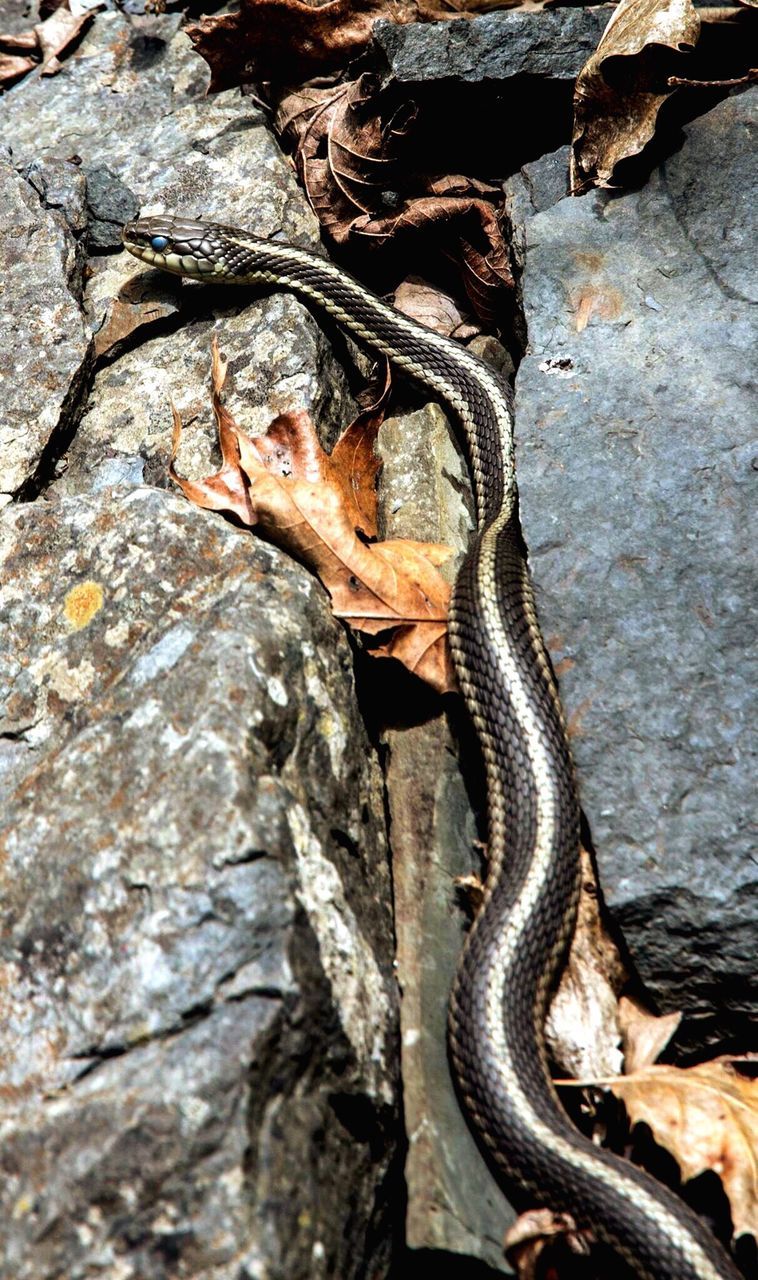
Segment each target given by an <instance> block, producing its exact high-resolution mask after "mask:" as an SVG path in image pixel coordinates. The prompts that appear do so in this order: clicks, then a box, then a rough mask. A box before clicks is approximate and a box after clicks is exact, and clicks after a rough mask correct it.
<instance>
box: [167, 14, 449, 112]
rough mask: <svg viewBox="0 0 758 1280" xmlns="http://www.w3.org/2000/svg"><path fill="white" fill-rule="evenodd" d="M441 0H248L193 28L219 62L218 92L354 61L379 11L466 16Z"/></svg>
mask: <svg viewBox="0 0 758 1280" xmlns="http://www.w3.org/2000/svg"><path fill="white" fill-rule="evenodd" d="M462 16H464V15H462V14H461V13H459V12H458V10H457V9H453V8H452V6H450V5H449V4H445V3H444V2H443V3H439V4H438V3H435V0H328V2H327V3H326V4H321V5H318V4H308V3H305V0H242V4H241V7H240V10H239V12H238V13H225V14H221V15H220V16H219V17H209V18H201V19H200V20H199V21H198V22H196V23H194V24H192V25H191V26H189V27H187V34H188V35H189V37H190V39H191V41H192V43H193V44H194V46H195V48H196V49H197V51H198V53H199V54H200V55H201V56H202V57H203V58H205V60H206V62H207V63H208V66H209V67H210V69H211V84H210V88H211V91H212V92H215V91H216V90H218V89H228V88H230V87H231V86H232V85H237V84H242V83H244V82H245V81H249V80H263V81H271V80H276V81H278V82H279V83H284V84H296V83H297V82H298V81H302V80H307V79H310V78H311V77H313V76H317V75H322V74H323V73H324V72H325V71H334V70H336V69H338V68H340V67H345V66H347V64H348V62H350V61H351V60H352V59H353V58H355V57H357V55H358V54H359V53H360V52H361V51H362V50H363V49H365V47H366V45H367V44H368V43H369V41H370V39H371V28H372V26H373V24H374V22H376V20H377V19H378V18H388V19H389V20H390V21H392V22H398V23H400V22H415V21H417V20H419V19H427V20H436V19H439V18H460V17H462Z"/></svg>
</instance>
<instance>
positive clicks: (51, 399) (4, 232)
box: [0, 161, 91, 503]
mask: <svg viewBox="0 0 758 1280" xmlns="http://www.w3.org/2000/svg"><path fill="white" fill-rule="evenodd" d="M80 267H81V264H80V263H79V262H78V258H77V246H76V242H75V240H74V238H73V236H72V235H71V233H70V231H69V230H68V228H67V226H66V224H65V222H64V220H63V218H62V217H61V216H60V215H59V214H57V213H55V212H53V211H51V210H47V209H45V208H44V207H43V205H42V204H41V203H40V198H39V195H38V194H37V191H36V190H35V189H34V188H33V187H31V186H30V185H29V184H28V183H27V182H25V181H24V180H23V178H21V177H19V175H18V174H16V173H15V172H14V171H13V169H12V168H11V166H10V165H8V164H6V163H4V162H2V161H0V281H2V286H1V287H2V293H3V309H2V318H0V381H2V385H3V397H2V403H1V404H0V503H2V502H7V501H8V500H9V498H10V497H11V496H12V495H13V494H15V493H17V492H19V491H20V490H23V488H24V486H25V485H27V484H28V483H29V482H30V481H31V479H32V477H33V476H34V475H35V472H36V471H37V469H38V468H39V467H40V465H41V462H42V459H43V455H44V454H45V451H46V450H47V449H49V448H50V446H51V442H53V443H54V442H55V441H56V440H59V441H61V442H62V441H63V440H65V438H66V437H67V436H68V435H69V434H70V432H71V430H72V429H73V427H74V425H75V422H76V417H77V414H78V412H79V410H80V404H81V393H82V389H83V387H84V386H85V385H86V381H87V375H88V370H89V365H90V364H91V344H90V337H89V334H88V332H87V327H86V325H85V321H84V315H83V313H82V308H81V305H80V297H78V296H77V293H76V291H77V287H78V285H79V283H80V279H81V276H80Z"/></svg>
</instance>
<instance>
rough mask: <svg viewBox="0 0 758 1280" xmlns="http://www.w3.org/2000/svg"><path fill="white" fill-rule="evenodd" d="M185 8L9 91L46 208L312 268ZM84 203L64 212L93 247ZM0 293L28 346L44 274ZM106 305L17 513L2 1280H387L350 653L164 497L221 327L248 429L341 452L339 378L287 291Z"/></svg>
mask: <svg viewBox="0 0 758 1280" xmlns="http://www.w3.org/2000/svg"><path fill="white" fill-rule="evenodd" d="M179 20H180V19H179V16H178V15H173V16H171V17H166V16H164V17H161V18H158V19H150V20H144V21H143V22H142V23H141V25H140V23H139V22H136V23H129V22H128V21H126V20H125V19H124V18H123V16H122V15H120V14H117V13H106V14H99V15H98V16H97V18H96V20H95V22H94V23H93V26H92V27H91V29H90V30H89V32H88V34H87V36H86V37H85V39H84V40H83V41H82V44H81V45H80V46H79V47H78V49H77V50H76V52H75V53H74V54H73V55H71V56H70V57H69V58H68V59H67V60H66V62H65V65H64V67H63V69H62V71H61V72H60V73H59V74H58V75H57V76H56V77H54V78H53V79H52V80H51V81H43V80H40V79H34V78H31V77H30V78H29V79H28V80H27V81H25V82H24V83H23V85H21V86H19V88H18V89H17V90H15V91H14V92H13V93H11V94H8V95H7V96H6V97H5V98H4V102H3V106H4V111H5V118H6V120H8V129H9V136H12V137H13V139H14V160H15V162H16V163H18V164H19V165H31V166H32V167H31V168H30V169H29V173H30V175H31V174H32V173H33V174H34V180H35V183H36V186H37V190H33V189H32V188H31V187H29V186H26V185H23V184H22V186H21V192H22V196H21V199H22V202H23V201H25V203H24V205H23V207H24V208H25V209H26V208H28V207H29V205H30V204H31V206H32V207H33V209H34V210H35V213H36V211H37V210H38V208H39V205H40V196H39V195H38V194H37V191H38V190H40V188H42V187H44V191H45V194H44V196H43V198H44V199H46V200H47V199H48V198H50V199H51V200H52V197H53V196H54V195H55V193H56V191H57V187H56V185H55V182H54V181H53V180H52V177H53V176H54V175H55V174H56V173H57V174H58V175H59V176H60V175H62V174H63V173H64V161H62V160H61V157H69V156H72V155H77V156H78V157H79V158H80V160H81V168H80V169H77V172H81V171H83V170H87V171H88V172H89V174H90V176H91V174H92V171H93V169H97V168H101V169H102V168H103V167H107V168H108V169H110V170H111V171H112V172H114V173H117V174H118V175H119V178H120V180H121V181H122V182H123V184H124V185H125V187H128V188H130V189H131V190H133V191H134V192H135V193H136V195H137V198H138V199H139V200H140V201H141V202H142V203H143V206H144V207H145V211H153V210H158V209H163V208H169V209H176V210H178V211H184V212H188V213H193V212H194V213H201V212H203V211H205V212H206V213H207V214H208V215H209V216H211V215H214V214H215V215H216V216H217V217H220V218H223V219H224V220H228V221H238V222H241V223H243V224H245V225H251V226H254V227H255V229H256V230H258V231H260V232H262V233H264V234H286V236H287V237H288V238H290V239H294V240H297V241H300V242H301V243H307V244H313V243H314V242H315V241H316V239H317V228H316V223H315V220H314V218H313V216H312V215H311V214H310V212H309V210H308V209H307V207H306V205H305V202H304V200H303V198H302V196H301V195H300V194H299V192H298V190H297V187H296V183H295V181H294V177H293V175H292V174H291V172H290V171H289V169H288V167H287V165H286V164H285V162H284V161H283V160H282V157H281V155H280V154H279V153H278V151H277V149H276V147H275V144H274V142H273V140H272V138H271V136H270V134H269V133H268V131H267V129H266V127H265V122H264V118H263V116H262V114H261V113H260V112H259V111H258V110H257V109H256V108H254V107H252V106H251V104H250V101H249V100H245V99H242V98H240V97H238V96H237V95H236V94H233V93H229V94H223V95H218V96H217V97H215V98H214V99H213V100H205V99H204V97H203V94H204V91H205V85H206V82H207V75H206V73H205V71H204V69H203V65H202V63H201V62H200V60H199V59H198V58H197V57H196V55H194V54H192V53H191V51H190V47H189V44H188V41H187V40H186V37H185V36H183V35H182V34H177V25H178V22H179ZM114 102H115V103H117V104H118V111H114ZM83 121H86V122H87V123H86V128H84V127H83V126H82V122H83ZM71 167H74V168H76V166H71ZM66 172H68V171H67V170H66ZM43 179H44V180H43ZM19 181H20V180H19V179H18V178H17V176H16V175H15V174H12V173H11V175H10V178H9V184H10V186H11V191H12V192H15V190H16V187H18V186H19ZM13 183H15V184H16V187H14V186H13V185H12V184H13ZM59 185H60V184H59ZM90 188H91V184H90ZM251 191H254V192H255V193H256V194H255V206H254V208H251V204H250V192H251ZM211 193H212V196H211ZM90 196H91V189H90ZM211 198H212V201H213V205H212V207H211V206H210V200H211ZM71 207H72V205H71V201H69V200H68V198H66V199H62V200H61V202H60V207H53V208H52V209H50V210H48V211H45V210H40V213H39V216H40V217H42V216H44V217H45V218H46V219H47V220H48V222H49V226H50V227H51V228H54V230H55V235H56V236H58V237H59V238H60V243H61V244H62V245H64V246H66V247H67V248H68V249H69V250H70V249H71V242H72V237H71V235H70V232H69V231H68V230H66V231H65V234H64V231H63V229H62V228H63V222H64V217H63V215H64V213H65V214H66V215H67V216H70V215H71ZM101 211H102V210H101ZM115 216H118V217H120V216H121V213H120V212H118V211H117V212H116V215H115ZM15 223H18V219H16V220H15ZM15 223H14V220H13V219H11V220H10V221H9V222H8V223H7V225H9V226H13V225H15ZM35 225H36V224H35ZM46 225H47V224H46ZM49 234H52V231H51V232H50V233H49ZM66 237H68V238H66ZM59 258H60V261H59V262H58V264H57V275H56V276H55V287H56V288H60V289H61V290H62V289H63V288H64V286H65V280H66V274H65V269H66V268H65V262H64V254H63V252H61V253H60V254H59ZM66 261H67V259H66ZM4 284H5V297H4V302H6V303H7V304H8V309H9V312H10V314H11V315H12V316H14V317H16V319H15V320H14V323H19V322H20V318H22V317H23V314H24V307H25V305H26V293H25V292H24V289H25V286H26V282H25V281H24V280H23V277H22V275H21V273H20V272H16V273H15V274H14V273H13V272H12V273H11V274H10V275H6V276H5V278H4ZM85 303H86V308H87V319H88V323H89V327H90V328H91V330H92V335H93V337H92V347H91V350H92V352H93V353H94V358H95V359H96V360H97V361H98V365H97V367H96V371H95V373H94V375H93V372H92V369H91V367H90V365H91V361H90V357H89V356H87V358H86V360H85V359H82V357H81V355H79V356H78V360H79V363H78V366H77V365H76V360H73V361H72V365H73V367H74V369H76V368H77V367H78V369H79V381H78V382H77V383H76V384H75V391H74V392H72V393H71V403H72V405H73V406H74V407H75V412H76V420H78V421H79V429H78V430H77V433H76V436H75V439H74V440H73V443H72V444H71V447H70V448H66V446H67V444H68V442H67V441H66V440H65V439H64V438H63V437H61V436H60V435H58V436H53V438H52V440H51V439H49V438H47V442H46V446H45V444H44V443H43V445H42V447H43V449H45V447H46V453H45V459H46V464H47V471H45V470H44V469H43V467H42V466H41V465H40V464H37V467H36V472H35V474H36V476H37V477H38V479H39V485H38V487H39V488H40V489H41V490H42V492H43V493H44V498H40V499H39V500H38V501H36V502H34V503H26V504H22V505H21V506H18V507H15V508H12V509H11V508H9V509H8V510H7V511H6V512H5V513H4V515H5V523H4V526H3V533H4V539H5V543H4V545H5V558H4V571H3V572H2V574H1V575H0V590H1V591H2V593H3V600H2V608H0V617H1V618H2V625H3V626H4V627H5V628H7V630H6V634H5V635H4V637H3V643H2V645H0V654H2V659H1V661H2V662H3V664H4V665H5V670H4V672H3V677H4V678H2V679H1V680H0V688H2V689H3V691H4V693H6V694H7V696H6V697H5V699H4V705H3V721H2V728H1V729H0V779H1V786H2V793H3V796H4V799H5V803H4V806H3V813H4V818H3V827H4V829H3V838H4V839H5V847H6V850H7V852H8V858H7V860H5V861H3V870H2V873H1V874H2V877H3V885H2V893H1V894H0V897H1V898H2V903H3V908H2V909H3V911H4V913H5V914H4V918H3V925H2V929H0V934H1V936H2V949H1V950H0V965H1V966H2V975H3V980H4V981H5V980H7V981H8V983H9V984H10V985H9V987H8V991H9V992H10V996H9V1000H8V1002H7V1004H6V1005H5V1006H4V1017H3V1020H2V1028H0V1059H1V1060H2V1070H3V1072H4V1075H3V1081H4V1088H5V1095H4V1096H5V1097H6V1099H8V1105H7V1106H5V1107H4V1109H3V1114H2V1117H1V1118H0V1161H2V1165H3V1170H4V1179H3V1186H2V1188H0V1202H1V1203H0V1224H1V1225H0V1255H1V1256H3V1257H4V1258H5V1259H7V1262H6V1264H5V1265H6V1266H7V1268H8V1270H7V1271H6V1272H4V1271H2V1269H0V1274H2V1275H3V1276H5V1275H6V1274H7V1275H8V1276H9V1278H10V1276H12V1277H13V1280H32V1278H33V1280H46V1278H47V1277H50V1280H52V1277H53V1276H55V1275H60V1274H63V1273H65V1274H66V1275H67V1276H70V1277H71V1280H84V1277H85V1276H87V1275H90V1274H91V1273H92V1271H93V1269H95V1270H98V1271H100V1272H102V1273H103V1274H105V1273H108V1274H113V1275H114V1276H115V1275H116V1274H124V1275H138V1276H140V1277H146V1280H166V1278H167V1277H168V1276H169V1275H174V1274H177V1273H178V1271H181V1273H182V1275H183V1276H187V1277H190V1278H191V1277H197V1280H200V1277H205V1276H208V1275H210V1274H213V1276H214V1277H218V1280H241V1277H243V1276H251V1277H252V1276H254V1277H256V1280H258V1278H259V1277H261V1278H262V1277H266V1280H297V1278H298V1277H303V1278H305V1277H308V1280H310V1278H311V1277H315V1278H318V1277H324V1278H326V1277H327V1276H332V1275H340V1276H343V1275H344V1276H346V1277H353V1276H355V1277H358V1276H359V1275H365V1274H366V1273H367V1270H368V1272H369V1273H372V1272H373V1273H374V1274H385V1273H386V1271H387V1270H388V1267H389V1250H390V1246H391V1241H392V1238H393V1233H394V1232H395V1230H396V1223H397V1221H398V1215H399V1212H400V1209H399V1195H400V1187H401V1183H400V1178H399V1171H398V1170H397V1169H396V1168H395V1165H394V1163H393V1162H394V1161H395V1153H396V1147H397V1142H398V1135H399V1131H400V1121H399V1116H398V1110H397V1106H398V1081H397V1060H396V1051H397V1036H396V1028H397V1009H396V986H395V978H394V973H393V970H392V957H393V940H392V928H391V917H390V901H391V894H390V883H389V876H388V871H387V865H386V837H385V833H384V803H383V792H382V780H381V776H380V774H379V772H378V766H377V761H376V756H375V753H374V752H373V751H372V748H371V746H370V744H369V742H368V739H367V737H366V734H365V731H364V729H363V726H362V722H361V720H360V717H359V715H358V712H357V708H356V702H355V693H354V688H353V678H352V676H353V672H352V655H351V650H350V647H349V645H348V643H347V641H346V638H345V636H344V633H343V630H342V628H341V626H340V625H339V624H337V623H335V622H334V620H333V619H332V618H331V616H330V614H329V611H328V608H327V605H326V600H325V596H324V593H323V591H322V589H321V588H320V587H319V585H318V584H317V583H316V582H315V581H314V580H313V579H312V578H311V577H310V576H309V575H308V574H307V573H305V571H304V570H302V569H301V568H299V567H298V566H296V565H294V564H293V563H292V562H291V561H290V560H289V559H288V558H287V557H286V556H284V555H283V554H281V553H280V552H278V551H276V550H274V549H272V548H269V547H266V546H262V545H261V544H260V543H256V542H254V541H253V539H252V538H251V537H250V536H249V535H243V534H241V533H240V532H238V531H236V530H235V529H233V528H232V527H231V526H229V525H226V524H225V523H223V522H222V521H220V520H219V519H218V518H217V517H213V516H208V514H207V513H201V512H199V511H197V510H194V509H192V508H191V507H190V506H189V505H188V504H187V503H186V501H185V500H184V499H183V498H180V497H178V496H176V495H174V494H168V493H166V492H164V491H162V490H161V489H158V488H153V489H147V488H139V487H136V486H139V485H140V484H141V482H142V481H143V480H145V479H147V481H148V482H150V483H152V484H154V485H157V486H158V485H159V486H166V485H167V484H168V481H167V478H166V463H167V459H168V454H169V449H170V434H171V414H170V404H169V400H170V398H173V399H174V400H175V401H176V403H177V405H178V406H179V408H180V410H181V411H182V413H183V416H184V418H185V421H186V424H187V428H188V429H187V432H186V436H185V440H184V443H183V446H182V449H181V451H180V457H179V465H180V468H181V469H182V470H183V471H184V472H185V473H190V474H195V475H196V474H199V473H202V472H204V471H207V469H208V468H209V466H213V465H214V463H215V457H214V445H213V443H212V432H211V428H210V420H211V414H210V403H209V394H208V372H209V358H210V352H209V342H210V336H211V329H212V328H214V327H215V329H216V331H217V333H218V335H219V339H220V342H221V346H222V349H223V350H224V351H225V352H226V354H227V355H228V356H229V357H230V379H229V391H228V396H227V404H228V405H229V407H230V409H231V410H232V412H234V413H235V414H236V416H237V417H238V418H239V420H240V422H241V423H242V425H244V426H246V427H247V428H248V429H249V430H251V431H256V430H260V429H262V428H263V427H264V426H265V425H266V423H267V421H268V419H269V418H270V417H271V416H273V414H274V413H276V412H277V411H280V410H283V409H287V408H295V407H297V408H300V407H302V406H303V405H305V406H306V407H310V408H311V410H312V411H313V413H314V415H315V416H316V417H317V418H318V419H319V420H320V421H321V423H322V425H323V426H324V430H325V435H326V436H327V437H328V436H330V435H331V436H333V435H334V434H335V432H336V429H337V423H338V421H343V422H344V421H345V420H347V419H349V417H350V407H349V405H350V398H349V395H348V392H347V387H346V383H345V379H344V376H343V374H342V373H341V372H340V370H339V369H338V367H337V365H336V362H335V361H334V359H333V357H332V356H331V353H330V351H329V346H328V343H327V341H326V339H325V337H324V335H323V334H322V333H321V331H320V330H319V329H318V327H317V326H316V323H315V321H314V320H313V318H312V317H311V316H310V315H309V314H308V312H307V311H305V309H304V308H302V307H300V306H298V305H297V304H296V303H295V302H294V300H292V299H291V298H283V297H267V298H266V297H258V298H254V297H253V295H252V294H251V292H250V291H245V292H237V291H233V290H230V291H219V290H216V291H207V292H206V291H204V290H202V289H200V288H198V287H196V286H192V285H190V286H187V287H183V286H182V285H181V284H180V283H179V282H178V281H176V280H173V279H171V278H170V277H166V276H159V275H158V274H157V273H155V272H149V271H145V270H144V269H143V268H142V267H141V266H140V264H138V263H137V262H136V261H135V260H134V259H132V258H128V257H127V256H126V255H119V256H117V257H116V256H110V257H104V256H99V257H97V258H95V259H93V260H92V261H91V263H90V270H89V272H88V283H87V290H86V298H85ZM77 315H78V316H79V324H80V326H81V328H82V332H83V333H84V334H85V339H86V341H85V346H86V349H87V351H89V350H90V347H89V345H87V344H89V342H90V337H89V332H88V331H87V329H86V326H85V321H84V318H83V316H82V314H81V312H79V311H78V310H77ZM180 327H181V332H179V329H180ZM146 337H147V338H148V340H147V341H145V340H144V339H145V338H146ZM73 376H75V375H72V377H73ZM6 385H7V384H6ZM19 386H21V383H19ZM25 394H26V402H25V410H26V412H27V414H28V405H29V388H28V386H27V387H26V389H25ZM50 402H51V393H50V389H49V386H48V387H47V388H46V390H45V397H44V403H45V405H48V404H49V403H50ZM73 413H74V409H72V418H71V421H72V422H74V417H73ZM24 421H26V416H25V417H24ZM198 424H200V425H198ZM64 450H65V452H64ZM53 475H54V476H55V478H54V479H52V477H53ZM6 822H7V827H6V826H5V824H6ZM393 1170H394V1172H393Z"/></svg>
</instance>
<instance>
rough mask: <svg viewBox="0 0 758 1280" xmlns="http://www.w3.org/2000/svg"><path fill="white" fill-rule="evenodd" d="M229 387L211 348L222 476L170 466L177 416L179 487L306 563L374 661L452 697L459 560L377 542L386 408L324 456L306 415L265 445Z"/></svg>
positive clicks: (430, 548)
mask: <svg viewBox="0 0 758 1280" xmlns="http://www.w3.org/2000/svg"><path fill="white" fill-rule="evenodd" d="M225 378H226V361H225V360H224V359H223V357H222V356H221V355H220V354H219V350H218V345H217V343H216V341H215V338H214V341H213V366H212V379H211V381H212V400H213V411H214V414H215V416H216V422H217V424H218V433H219V443H220V447H221V456H222V465H221V468H220V470H219V471H218V472H216V473H215V474H214V475H212V476H208V477H207V478H206V479H204V480H200V481H193V480H186V479H183V478H182V477H180V476H179V475H177V473H176V471H175V469H174V466H173V457H175V456H176V452H177V448H178V444H179V439H180V435H181V430H182V424H181V419H180V418H179V415H178V413H177V411H176V409H174V410H173V413H174V442H173V456H172V465H171V468H170V473H171V476H172V478H173V479H174V480H175V481H176V483H177V484H178V485H180V487H181V488H182V490H183V492H184V493H185V494H186V496H187V497H188V498H190V499H191V500H192V501H193V502H195V503H197V504H198V505H199V506H202V507H206V508H209V509H211V510H214V511H222V512H226V513H228V514H231V515H233V516H234V517H235V518H236V519H237V520H238V521H240V522H241V523H242V524H244V525H246V526H248V527H255V528H257V529H258V530H259V531H260V532H261V533H262V534H264V535H265V536H266V537H268V538H270V539H271V540H272V541H273V542H276V543H277V544H278V545H279V546H281V547H283V548H284V549H285V550H287V551H289V552H291V553H292V554H294V555H295V556H297V558H298V559H299V560H301V561H302V562H303V564H305V565H307V566H308V568H309V569H311V570H312V572H313V573H315V574H316V575H317V576H318V577H319V579H320V580H321V582H322V584H323V585H324V587H325V588H326V590H327V591H328V593H329V595H330V597H331V602H332V609H333V612H334V614H335V616H336V617H338V618H342V619H344V621H345V622H347V623H348V624H349V625H350V626H351V627H352V628H353V629H354V630H355V631H360V632H363V633H364V634H366V635H367V636H371V637H378V639H377V640H376V641H374V642H373V643H372V644H371V646H370V647H371V652H372V653H373V654H374V655H375V656H377V657H388V658H396V659H397V660H398V661H400V662H402V663H403V664H404V665H405V666H406V667H408V669H409V670H411V671H413V672H414V673H415V674H416V675H418V676H420V677H421V678H422V679H423V680H426V681H427V682H428V683H429V684H431V685H432V686H433V687H434V688H435V689H437V690H438V691H439V692H441V693H445V692H448V691H449V690H451V689H452V688H454V687H455V679H454V675H453V669H452V662H451V658H450V653H449V649H448V645H447V609H448V602H449V598H450V587H449V585H448V583H447V582H446V581H445V579H444V578H443V577H442V575H441V574H440V573H439V570H438V566H439V565H440V564H442V563H444V561H445V560H447V559H448V558H449V556H450V554H451V552H450V549H449V548H448V547H444V546H440V545H438V544H436V543H420V542H412V541H409V540H405V539H394V540H392V541H386V542H376V541H371V539H372V538H373V537H374V536H375V532H376V530H375V523H374V522H375V505H374V499H373V497H372V496H371V495H372V494H373V486H374V481H375V478H376V471H377V466H378V464H377V463H376V461H375V460H374V459H373V456H372V448H373V440H374V438H375V435H376V431H377V430H378V426H379V422H380V421H381V414H382V412H383V407H382V405H380V406H379V407H377V406H373V407H372V409H371V410H368V411H366V412H364V414H362V415H360V416H359V418H358V419H356V422H355V423H353V424H351V426H350V427H348V428H347V430H346V431H345V432H344V433H343V435H342V436H341V438H340V440H339V441H338V442H337V444H336V445H335V447H334V449H333V451H332V454H331V455H327V454H325V453H324V452H323V450H322V449H321V446H320V444H319V441H318V438H317V435H316V431H315V428H314V426H313V423H312V422H311V419H310V417H309V415H308V414H307V413H306V412H304V411H300V412H298V413H289V414H280V415H279V417H277V418H275V419H274V421H273V422H272V423H271V425H270V427H269V429H268V431H267V432H266V434H265V435H264V436H258V437H256V438H251V437H250V436H248V435H246V434H245V433H244V432H243V431H241V430H240V428H239V427H238V426H237V424H236V423H235V422H234V420H233V419H232V417H231V415H230V414H229V412H228V411H227V409H226V408H225V406H224V405H223V403H222V399H221V393H222V389H223V385H224V381H225ZM385 396H386V388H385ZM361 535H362V536H361Z"/></svg>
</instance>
